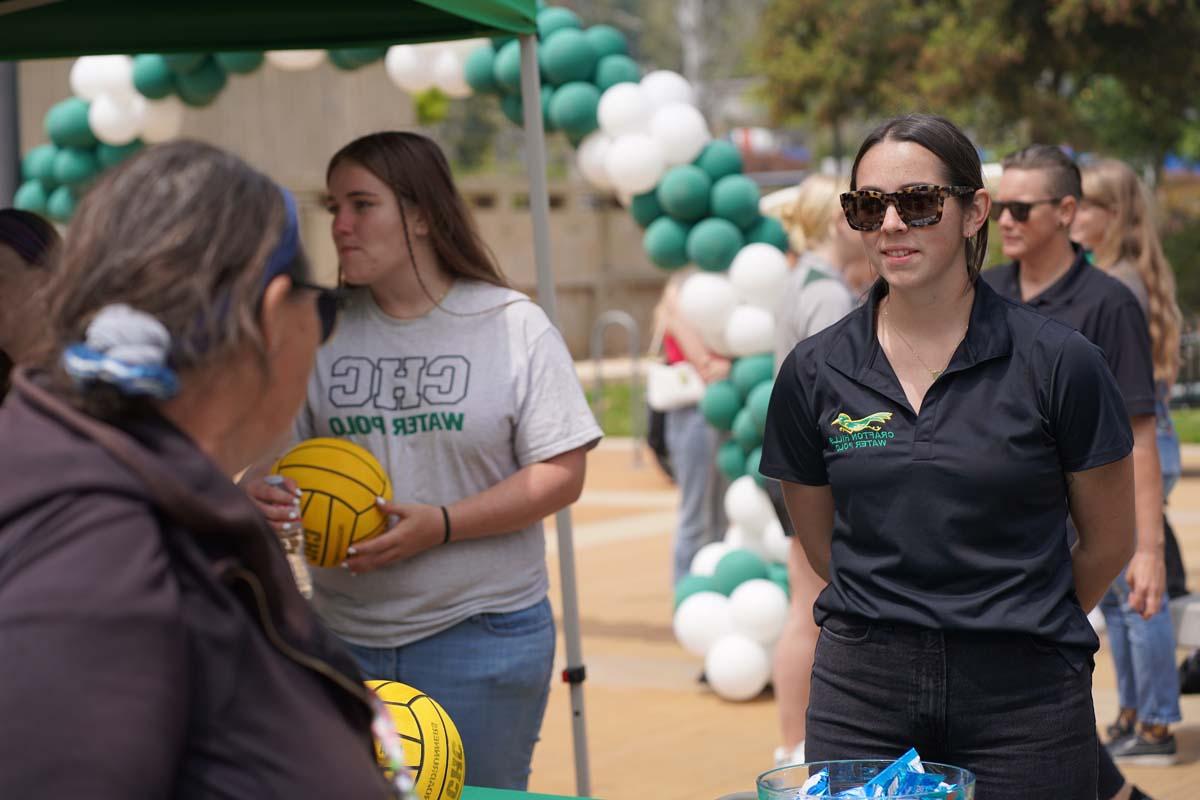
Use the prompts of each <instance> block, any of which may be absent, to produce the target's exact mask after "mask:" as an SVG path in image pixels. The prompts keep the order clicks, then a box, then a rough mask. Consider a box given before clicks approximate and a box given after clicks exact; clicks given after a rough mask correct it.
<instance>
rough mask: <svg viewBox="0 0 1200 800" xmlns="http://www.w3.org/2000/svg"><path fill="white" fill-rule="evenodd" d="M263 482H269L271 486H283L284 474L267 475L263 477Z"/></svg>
mask: <svg viewBox="0 0 1200 800" xmlns="http://www.w3.org/2000/svg"><path fill="white" fill-rule="evenodd" d="M263 483H266V484H269V485H271V486H282V485H283V476H282V475H268V476H267V477H265V478H263Z"/></svg>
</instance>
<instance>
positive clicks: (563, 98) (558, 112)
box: [549, 34, 600, 137]
mask: <svg viewBox="0 0 1200 800" xmlns="http://www.w3.org/2000/svg"><path fill="white" fill-rule="evenodd" d="M555 35H556V36H557V35H561V34H555ZM599 105H600V90H599V89H597V88H596V87H595V86H593V85H592V84H590V83H585V82H583V81H574V82H572V83H564V84H563V85H562V86H559V87H558V88H557V89H555V90H554V93H553V94H552V95H551V98H550V105H549V109H550V113H549V117H550V121H551V123H553V125H554V127H556V128H560V129H562V130H563V131H566V132H567V133H569V134H571V135H572V136H575V137H583V136H587V135H588V134H589V133H591V132H592V131H594V130H596V128H598V127H600V125H599V123H598V122H597V121H596V108H597V107H599Z"/></svg>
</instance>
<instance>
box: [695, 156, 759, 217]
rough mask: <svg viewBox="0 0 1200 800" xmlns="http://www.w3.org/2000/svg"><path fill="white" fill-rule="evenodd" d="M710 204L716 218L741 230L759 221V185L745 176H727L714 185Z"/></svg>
mask: <svg viewBox="0 0 1200 800" xmlns="http://www.w3.org/2000/svg"><path fill="white" fill-rule="evenodd" d="M693 169H699V168H698V167H693ZM710 202H711V203H712V213H713V216H714V217H723V218H724V219H727V220H729V221H730V222H732V223H733V224H734V225H737V226H738V227H739V228H746V227H749V226H750V225H752V224H754V223H755V222H756V221H757V220H758V217H759V213H758V184H757V183H755V182H754V181H753V180H751V179H750V178H747V177H746V176H745V175H726V176H725V177H724V178H721V179H720V180H719V181H717V182H716V183H714V184H713V187H712V198H711V201H710Z"/></svg>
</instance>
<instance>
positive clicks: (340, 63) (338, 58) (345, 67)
mask: <svg viewBox="0 0 1200 800" xmlns="http://www.w3.org/2000/svg"><path fill="white" fill-rule="evenodd" d="M325 54H326V55H327V56H329V63H330V64H333V66H334V67H335V68H336V69H340V70H342V71H344V72H353V71H354V70H356V69H358V68H359V67H361V66H362V64H360V63H358V62H357V61H355V60H354V59H353V58H352V57H350V56H348V55H346V51H344V50H328V51H326V53H325Z"/></svg>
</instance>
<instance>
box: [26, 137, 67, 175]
mask: <svg viewBox="0 0 1200 800" xmlns="http://www.w3.org/2000/svg"><path fill="white" fill-rule="evenodd" d="M56 155H58V148H57V147H55V146H54V145H52V144H39V145H38V146H37V147H35V148H33V149H32V150H30V151H29V152H28V153H26V154H25V158H23V159H21V177H22V178H24V179H25V180H27V181H30V180H39V181H53V180H54V157H55V156H56Z"/></svg>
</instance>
